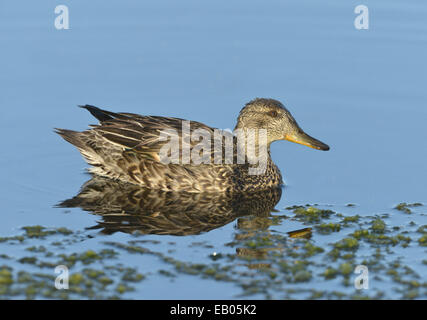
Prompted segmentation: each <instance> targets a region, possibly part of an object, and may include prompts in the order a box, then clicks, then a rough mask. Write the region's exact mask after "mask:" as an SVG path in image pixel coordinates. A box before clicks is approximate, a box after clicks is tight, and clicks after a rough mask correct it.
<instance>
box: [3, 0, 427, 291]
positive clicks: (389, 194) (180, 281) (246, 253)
mask: <svg viewBox="0 0 427 320" xmlns="http://www.w3.org/2000/svg"><path fill="white" fill-rule="evenodd" d="M58 4H59V3H58V2H56V1H43V2H42V3H34V2H30V1H3V2H2V3H1V4H0V47H1V48H2V49H1V62H0V66H1V72H0V88H1V95H0V105H1V110H2V116H1V117H0V135H1V136H2V147H3V152H2V157H0V174H1V177H2V183H1V186H2V187H1V192H0V200H1V203H2V210H1V212H2V213H1V214H2V223H1V224H0V236H1V237H3V238H2V240H1V241H0V266H3V267H2V268H3V269H1V270H2V272H3V278H4V279H6V278H7V279H9V278H8V277H9V274H10V275H11V277H12V282H10V281H9V282H10V283H9V282H7V283H9V284H8V285H7V286H3V287H0V297H18V298H25V297H29V298H33V297H35V298H49V297H51V296H52V295H53V296H54V297H58V296H56V295H57V294H58V292H54V290H53V293H52V292H49V289H50V288H51V287H52V286H53V280H52V281H51V280H43V281H42V280H39V282H37V281H38V280H35V279H36V277H35V276H34V274H35V273H40V272H43V273H44V274H46V275H48V276H55V274H54V272H53V266H54V265H55V263H57V262H59V261H62V262H63V263H65V264H67V263H69V264H68V266H69V267H70V274H79V275H80V274H82V275H83V279H84V280H82V281H78V280H79V279H78V277H77V276H75V277H74V278H73V281H74V282H72V286H74V287H73V288H83V289H81V290H80V291H79V290H77V289H76V290H74V291H72V290H71V291H72V292H71V291H70V292H69V296H68V297H70V298H73V297H76V298H86V297H93V295H91V293H90V286H89V285H88V284H87V283H86V282H85V281H93V282H94V283H96V285H99V286H100V287H99V288H100V289H99V290H98V291H97V292H98V294H99V296H100V297H111V296H120V297H123V298H152V299H158V298H172V299H173V298H203V299H204V298H206V299H208V298H225V299H231V298H239V297H249V298H262V299H263V298H276V299H281V298H308V297H311V298H340V297H343V296H344V297H351V298H358V297H360V296H365V297H371V298H402V297H403V298H426V297H427V293H426V290H427V289H426V278H427V268H426V263H427V262H426V260H425V259H426V258H425V257H426V247H425V244H426V242H427V239H426V238H425V237H426V228H423V227H422V226H423V225H424V226H425V225H426V224H427V218H426V211H427V210H426V207H425V206H414V207H409V210H410V211H411V213H407V212H404V211H402V210H396V209H394V208H395V206H396V205H397V204H399V203H402V202H406V203H420V204H427V197H426V190H427V175H426V172H427V170H426V169H427V165H426V160H425V159H426V157H427V148H426V143H425V140H426V137H427V128H426V126H425V119H426V118H427V108H426V101H427V91H426V83H427V63H426V58H425V57H426V56H427V23H426V21H427V20H426V16H427V6H426V4H425V3H424V2H423V1H416V0H411V1H398V2H394V3H390V2H389V1H385V0H381V1H375V3H374V2H372V3H370V2H369V3H366V4H367V5H368V6H369V10H370V29H369V30H356V29H355V28H354V25H353V21H354V17H355V14H354V12H353V11H354V8H355V6H357V5H358V4H361V3H360V2H358V1H347V2H346V3H344V2H343V1H326V2H325V1H323V2H322V3H319V2H316V1H312V0H304V1H301V0H299V1H270V2H268V3H266V2H263V1H250V2H247V1H234V2H232V3H231V2H229V1H215V2H213V1H211V2H203V3H202V2H200V1H187V0H186V1H180V2H179V3H178V2H175V1H169V0H166V1H161V2H158V1H145V2H143V3H141V2H136V1H121V2H120V3H105V2H104V1H91V2H90V3H88V2H87V1H77V0H76V1H73V2H72V3H70V4H69V11H70V30H56V29H55V27H54V19H55V14H54V8H55V6H56V5H58ZM254 97H271V98H275V99H278V100H280V101H282V102H283V103H284V104H285V105H286V106H287V107H288V109H289V110H290V111H291V112H292V114H293V115H294V117H295V118H296V119H297V121H298V122H299V124H300V125H301V127H302V128H303V129H304V130H305V131H306V132H307V133H309V134H310V135H312V136H314V137H316V138H318V139H320V140H322V141H324V142H326V143H327V144H329V145H330V146H331V150H330V151H329V152H319V151H316V150H313V149H309V148H306V147H303V146H301V145H296V144H292V143H288V142H276V143H274V144H273V145H272V156H273V159H274V161H275V162H276V164H277V165H278V166H279V168H280V169H281V171H282V174H283V176H284V180H285V182H286V187H284V189H283V190H282V194H281V197H280V201H279V202H278V203H277V204H275V205H274V203H273V205H272V208H274V207H275V208H276V210H275V211H273V212H271V215H269V214H268V213H269V212H270V211H271V209H272V208H270V207H269V205H271V203H268V204H266V208H267V209H268V210H267V211H268V212H267V213H264V214H258V215H257V214H255V213H253V212H249V211H250V210H249V209H248V215H247V216H245V215H244V212H243V213H242V212H240V211H239V212H238V213H237V214H236V210H235V208H234V207H232V206H230V207H227V208H229V210H228V211H227V212H228V213H229V214H230V220H227V221H223V223H219V224H218V225H215V227H214V228H211V229H212V230H209V228H207V229H206V228H205V229H203V228H199V229H197V228H195V229H191V230H187V232H186V233H184V234H185V235H181V236H177V235H174V232H171V226H168V225H166V226H165V225H162V226H159V225H157V229H156V230H157V231H159V229H160V230H161V231H162V232H148V231H147V229H146V228H145V229H144V228H142V229H141V228H134V229H132V228H130V229H132V230H129V228H128V229H126V230H123V229H120V228H118V229H114V228H111V223H116V224H117V223H119V222H120V223H122V222H123V223H127V224H128V225H129V224H130V225H132V224H135V223H138V222H135V221H134V220H132V221H123V219H121V218H123V217H120V218H117V219H118V220H117V219H116V220H114V219H113V221H111V220H108V219H103V218H102V217H101V216H99V215H93V214H88V212H86V211H85V210H87V211H89V212H94V211H95V212H96V208H94V207H91V208H87V207H84V205H81V203H80V204H79V205H74V206H73V208H60V207H57V206H56V205H58V204H59V203H61V202H62V201H64V200H66V199H70V198H73V197H74V196H76V195H77V193H78V191H79V189H80V187H81V186H82V184H83V183H85V182H86V181H87V180H89V179H90V176H88V175H87V174H86V173H85V170H84V169H85V168H86V164H85V162H84V161H83V160H82V158H81V156H80V155H79V153H78V152H77V151H76V150H75V149H74V148H72V147H71V146H70V145H69V144H67V143H65V142H64V141H63V140H62V139H61V138H60V137H59V136H57V135H55V134H54V133H53V128H54V127H60V128H68V129H74V130H83V129H85V128H86V127H87V125H88V124H91V123H94V119H93V118H91V116H90V114H88V113H87V112H85V111H84V110H81V109H78V108H77V107H76V106H77V105H80V104H86V103H87V104H93V105H96V106H100V107H105V108H107V107H108V108H110V109H111V110H113V111H127V112H134V113H140V114H147V115H167V116H176V117H180V118H185V119H190V120H197V121H201V122H204V123H206V124H208V125H212V126H214V127H219V128H233V127H234V125H235V121H236V118H237V114H238V112H239V110H240V108H241V107H242V106H243V105H244V104H245V103H246V102H248V101H249V100H251V99H252V98H254ZM113 193H114V192H113ZM150 196H153V197H154V198H158V199H162V198H161V196H159V195H150ZM143 199H145V198H143ZM104 200H105V199H104ZM211 200H212V199H211ZM211 200H210V201H211ZM245 201H249V200H245ZM245 201H243V202H245ZM273 202H274V201H273ZM212 203H213V204H215V203H218V202H216V199H213V200H212ZM257 203H259V202H257ZM114 204H115V205H116V206H117V207H118V208H122V206H123V202H120V201H119V203H117V202H115V203H114ZM306 204H310V205H312V206H315V207H316V208H319V209H322V210H331V211H332V212H333V213H331V212H329V211H316V210H314V209H309V210H308V211H307V210H306V211H304V210H303V209H300V211H298V209H297V211H296V212H294V209H290V208H289V207H292V206H295V205H306ZM348 204H354V205H355V206H347V205H348ZM181 205H182V204H181ZM100 206H101V207H102V206H107V207H108V204H107V205H106V204H105V203H102V201H101V203H99V202H98V206H97V207H98V211H99V207H100ZM254 207H255V205H254ZM144 208H145V209H146V208H147V207H144ZM166 208H167V206H166ZM181 208H182V206H181ZM196 208H197V207H196ZM286 208H288V209H286ZM122 209H123V208H122ZM150 210H154V209H153V208H151V209H150ZM215 210H216V209H215V205H214V208H213V209H212V210H206V211H203V212H205V213H206V214H207V215H208V216H209V218H211V216H210V213H212V212H214V213H215V212H216V211H215ZM310 210H311V211H310ZM117 212H118V211H117ZM230 212H231V213H230ZM97 213H98V214H100V212H97ZM251 213H252V215H251ZM258 213H259V212H258ZM233 214H236V215H233ZM242 215H243V216H242ZM356 215H358V216H359V218H358V220H357V221H353V222H348V221H346V222H345V221H344V219H345V217H354V216H356ZM238 216H240V218H238ZM310 217H312V218H310ZM174 219H175V218H174ZM174 219H172V220H171V221H172V222H175V223H176V224H179V223H182V224H183V226H186V224H185V223H186V222H185V221H184V222H183V221H181V217H176V219H178V220H179V221H177V220H174ZM194 219H196V220H197V215H196V217H195V218H194ZM194 219H193V220H191V219H190V220H191V221H192V222H194ZM125 220H126V219H125ZM350 220H351V219H350ZM156 221H158V220H156ZM187 222H188V221H187ZM347 222H348V225H347ZM102 223H104V225H103V224H102ZM105 223H107V228H105V226H106V225H105ZM108 223H110V224H108ZM139 223H140V225H141V223H142V225H145V226H146V224H147V222H146V221H145V222H141V221H139ZM188 223H189V222H188ZM329 223H332V224H339V226H340V227H339V230H337V229H336V228H337V227H336V226H335V227H333V226H329V227H327V226H325V225H326V224H329ZM382 223H384V225H383V227H384V228H382V227H381V226H382ZM100 224H101V225H100ZM35 225H40V226H43V227H44V228H47V229H46V230H50V231H51V233H52V234H45V235H43V234H42V235H40V234H34V233H31V230H30V232H29V230H28V229H27V231H25V230H24V229H22V228H23V227H26V226H35ZM172 225H173V224H172ZM94 226H98V227H100V228H98V227H96V228H91V229H88V228H90V227H94ZM60 227H65V228H67V229H68V230H70V233H69V232H60V231H57V228H60ZM304 228H311V229H312V230H311V232H309V231H301V232H299V233H297V234H296V235H295V234H292V233H291V234H288V232H292V231H295V230H300V229H304ZM334 228H335V229H334ZM399 228H400V229H399ZM106 229H107V231H108V232H106ZM360 229H366V230H370V231H369V232H371V233H372V234H371V237H369V236H366V235H365V236H360V235H359V236H355V235H354V232H355V231H356V230H360ZM55 230H56V231H55ZM61 230H62V229H61ZM135 230H137V231H138V230H139V232H136V233H135V232H133V233H132V232H131V231H135ZM325 230H326V231H325ZM33 231H34V230H33ZM39 231H40V230H39ZM121 231H126V232H121ZM200 232H201V233H200ZM48 233H49V232H48ZM145 233H151V234H145ZM159 233H160V234H159ZM351 234H353V235H351ZM19 235H25V236H24V239H12V238H14V237H16V236H19ZM404 237H408V238H409V240H404ZM423 237H424V238H423ZM348 238H351V239H356V240H357V241H358V242H357V244H356V245H355V246H354V247H352V243H347V245H349V246H346V245H344V246H341V245H340V244H338V245H337V243H338V242H339V243H341V242H340V241H346V240H345V239H348ZM423 239H424V240H426V242H423V241H424V240H423ZM353 244H354V243H353ZM40 246H43V247H44V248H45V250H43V249H41V248H40ZM32 247H33V248H32ZM29 248H30V250H28V249H29ZM31 248H32V249H31ZM138 248H139V249H138ZM141 248H143V249H144V250H146V251H144V250H143V249H141ZM316 248H317V249H316ZM334 248H335V249H337V248H340V250H341V249H342V250H344V251H343V252H344V253H341V254H340V257H338V258H337V257H336V256H334V253H335V254H336V251H333V249H334ZM88 250H89V251H88ZM301 250H302V251H301ZM310 250H311V251H310ZM321 250H323V251H321ZM88 252H89V254H88V256H78V255H82V254H83V255H84V254H85V253H86V254H87V253H88ZM73 253H75V254H76V255H77V256H78V257H80V258H77V262H75V263H70V261H71V260H72V258H70V257H71V256H72V255H73ZM91 254H94V256H91ZM346 254H347V256H346ZM61 255H62V256H61ZM343 255H344V257H343ZM31 257H33V258H35V259H23V258H31ZM67 257H68V258H67ZM74 257H76V256H74ZM373 257H374V258H373ZM79 259H80V260H81V261H80V260H79ZM85 259H86V260H85ZM372 259H373V260H372ZM43 263H44V264H43ZM358 264H366V265H368V266H369V267H370V289H368V290H356V289H355V288H354V286H353V279H354V277H355V275H354V274H353V270H354V266H356V265H358ZM329 267H331V268H332V269H334V270H335V271H336V274H334V270H330V269H328V268H329ZM85 268H86V273H84V272H85V271H84V269H85ZM88 268H91V269H93V270H103V271H104V273H105V274H104V275H103V276H105V278H108V279H112V280H111V281H113V282H112V283H109V282H108V281H107V280H105V279H104V282H102V281H98V280H99V279H98V278H97V277H96V276H93V275H92V277H89V276H88V277H87V276H86V275H87V274H88V273H87V272H88V271H87V269H88ZM346 268H347V269H346ZM348 268H350V269H351V273H350V271H348V270H350V269H348ZM5 270H6V271H5ZM8 272H9V273H8ZM20 272H21V273H20ZM23 272H28V273H29V274H32V275H33V280H31V281H30V280H28V281H21V284H20V282H19V276H20V275H21V277H22V276H23V274H24V273H23ZM0 274H1V272H0ZM126 275H127V276H126ZM138 275H141V276H138ZM132 277H133V278H132ZM0 279H1V277H0ZM94 279H95V280H94ZM97 281H98V282H97ZM41 283H45V286H44V287H43V285H41ZM96 285H95V286H96ZM28 288H30V289H28ZM2 290H3V291H2ZM61 294H63V293H61ZM60 297H64V298H66V297H67V296H66V295H65V294H64V295H63V296H60Z"/></svg>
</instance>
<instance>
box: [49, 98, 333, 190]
mask: <svg viewBox="0 0 427 320" xmlns="http://www.w3.org/2000/svg"><path fill="white" fill-rule="evenodd" d="M82 107H83V108H85V109H87V110H88V111H89V112H90V113H91V114H92V115H93V116H94V117H96V118H97V119H98V120H99V122H100V123H99V124H98V125H93V126H92V128H91V129H89V130H86V131H83V132H77V131H71V130H66V129H56V130H57V131H56V132H57V133H58V134H60V135H61V136H62V137H63V138H64V139H65V140H66V141H68V142H70V143H71V144H73V145H74V146H76V147H77V148H78V149H79V151H80V153H81V154H82V155H83V157H84V158H85V159H86V161H87V162H88V163H89V164H90V165H92V168H90V171H91V172H92V173H93V174H96V175H100V176H104V177H108V178H112V179H117V180H119V181H124V182H129V183H132V184H136V185H139V186H141V187H145V188H150V189H157V190H163V191H179V192H181V191H183V192H193V193H200V192H226V193H235V192H254V191H260V190H266V189H269V188H272V187H276V186H280V185H282V183H283V182H282V175H281V173H280V170H279V168H278V167H277V166H276V165H275V164H274V163H273V161H272V159H271V156H270V144H271V143H272V142H274V141H277V140H288V141H292V142H295V143H299V144H303V145H306V146H308V147H311V148H314V149H318V150H329V146H328V145H326V144H324V143H323V142H321V141H319V140H317V139H314V138H313V137H311V136H309V135H308V134H306V133H305V132H304V131H303V130H302V129H301V128H300V127H299V125H298V124H297V122H296V121H295V119H294V118H293V117H292V115H291V113H290V112H289V111H288V110H287V109H286V108H285V107H284V106H283V104H282V103H280V102H279V101H277V100H274V99H264V98H257V99H254V100H252V101H250V102H249V103H247V104H246V105H245V106H244V107H243V108H242V110H241V111H240V113H239V116H238V118H237V125H236V127H235V131H238V130H237V129H239V130H241V131H242V132H250V130H260V129H264V130H265V132H266V135H265V139H254V140H251V141H255V142H254V143H255V146H254V147H253V148H254V150H255V153H254V154H256V153H257V152H258V154H260V152H261V151H262V150H266V161H265V162H266V165H265V170H263V171H262V173H258V174H253V173H251V171H250V170H251V168H253V167H254V166H255V164H254V162H251V161H250V160H251V158H250V156H249V151H248V150H247V149H246V148H249V147H248V146H249V142H248V144H247V145H246V144H243V145H244V147H243V149H244V158H243V159H244V161H240V162H239V161H238V160H236V159H237V154H238V149H239V148H240V147H239V146H240V145H239V143H238V139H237V138H236V136H235V135H232V138H231V141H232V151H233V152H232V154H233V155H232V159H231V160H232V161H229V160H230V159H229V158H228V159H227V157H226V156H225V155H226V153H227V151H226V150H225V147H226V140H227V135H226V134H224V136H222V137H220V138H219V139H220V142H224V143H223V144H221V146H220V150H218V147H217V145H215V142H216V141H218V138H214V139H212V140H209V142H208V143H209V145H210V146H212V148H209V150H208V151H207V150H206V148H201V147H200V141H201V140H202V138H201V137H200V136H199V139H194V136H195V134H196V133H199V132H201V131H203V132H204V133H209V134H211V136H212V137H215V134H216V132H217V131H216V130H217V129H215V128H212V127H209V126H207V125H205V124H203V123H200V122H196V121H191V122H189V130H188V131H186V130H185V126H184V122H185V121H186V120H183V119H179V118H170V117H160V116H142V115H137V114H132V113H114V112H110V111H106V110H102V109H99V108H97V107H94V106H90V105H85V106H82ZM171 131H173V132H175V133H176V135H177V137H178V138H179V140H176V141H178V145H177V148H178V151H179V155H178V159H181V160H183V159H184V151H185V150H188V152H189V153H190V154H191V155H194V154H200V155H201V154H202V153H203V159H204V160H203V162H202V163H197V164H195V163H194V162H189V163H187V162H184V161H181V162H179V161H178V162H175V161H172V162H169V163H168V162H166V161H164V159H165V158H164V157H163V158H162V156H161V153H162V148H163V147H165V145H166V144H167V143H170V141H172V136H171V137H170V138H171V139H170V141H169V140H167V139H162V138H161V135H162V132H163V133H164V132H171ZM260 132H261V131H260ZM196 136H198V135H197V134H196ZM256 137H260V134H258V133H257V135H256ZM228 141H230V140H228ZM248 141H249V140H248ZM205 146H206V145H205ZM218 151H219V154H220V156H221V157H219V158H220V161H219V162H218V161H217V160H216V159H217V158H215V157H216V156H217V155H218ZM185 152H187V151H185ZM206 152H208V157H206V156H205V155H206ZM171 154H172V151H170V152H169V153H168V155H171Z"/></svg>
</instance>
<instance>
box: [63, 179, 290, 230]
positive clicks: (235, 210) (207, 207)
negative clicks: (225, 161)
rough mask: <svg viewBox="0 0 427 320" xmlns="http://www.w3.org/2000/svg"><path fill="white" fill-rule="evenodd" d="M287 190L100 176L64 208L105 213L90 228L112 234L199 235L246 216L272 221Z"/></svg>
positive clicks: (91, 181) (64, 205)
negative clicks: (145, 183)
mask: <svg viewBox="0 0 427 320" xmlns="http://www.w3.org/2000/svg"><path fill="white" fill-rule="evenodd" d="M281 194H282V189H281V188H280V187H279V188H272V189H268V190H264V191H258V192H256V193H249V194H248V193H247V194H220V193H212V194H206V193H176V192H165V191H159V190H152V189H145V188H141V187H140V186H136V185H132V184H128V183H124V182H120V181H114V180H111V179H106V178H102V177H98V176H94V177H93V178H92V179H91V180H89V181H87V182H86V183H85V184H84V185H83V186H82V188H81V190H80V192H79V193H78V194H77V195H76V196H75V197H73V198H72V199H69V200H65V201H63V202H62V203H60V204H59V205H58V206H59V207H63V208H77V207H79V208H81V209H83V210H85V211H89V212H91V213H93V214H97V215H100V216H101V217H102V220H101V221H99V222H98V224H97V225H96V226H93V227H91V228H90V229H101V231H102V232H103V233H106V234H112V233H115V232H118V231H121V232H126V233H133V232H135V231H137V232H139V233H143V234H159V235H197V234H200V233H202V232H207V231H210V230H213V229H216V228H219V227H222V226H224V225H226V224H228V223H230V222H232V221H234V220H235V219H237V218H239V217H243V216H255V217H259V218H260V219H255V220H253V221H257V222H260V221H267V220H268V219H267V217H269V216H270V212H271V211H273V210H274V207H275V205H276V204H277V203H278V202H279V200H280V197H281ZM242 223H245V222H243V221H242ZM238 225H239V223H238ZM238 228H239V226H238Z"/></svg>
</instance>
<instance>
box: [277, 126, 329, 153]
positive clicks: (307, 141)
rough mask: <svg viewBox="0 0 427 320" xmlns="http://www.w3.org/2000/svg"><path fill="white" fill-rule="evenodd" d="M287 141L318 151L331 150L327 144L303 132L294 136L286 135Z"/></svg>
mask: <svg viewBox="0 0 427 320" xmlns="http://www.w3.org/2000/svg"><path fill="white" fill-rule="evenodd" d="M285 140H288V141H291V142H295V143H298V144H302V145H304V146H307V147H310V148H313V149H317V150H323V151H328V150H329V146H328V145H327V144H324V143H323V142H322V141H319V140H317V139H314V138H313V137H310V136H309V135H308V134H306V133H305V132H303V131H301V132H298V133H294V134H287V135H285Z"/></svg>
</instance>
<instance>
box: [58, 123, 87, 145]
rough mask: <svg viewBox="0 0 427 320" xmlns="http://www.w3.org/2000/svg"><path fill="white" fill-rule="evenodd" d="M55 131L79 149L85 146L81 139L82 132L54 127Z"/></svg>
mask: <svg viewBox="0 0 427 320" xmlns="http://www.w3.org/2000/svg"><path fill="white" fill-rule="evenodd" d="M54 130H55V133H57V134H59V135H60V136H61V137H62V138H64V140H65V141H67V142H69V143H71V144H72V145H73V146H75V147H77V148H78V149H79V150H81V149H84V148H85V143H84V142H83V141H82V139H81V135H82V132H78V131H73V130H67V129H59V128H55V129H54Z"/></svg>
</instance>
